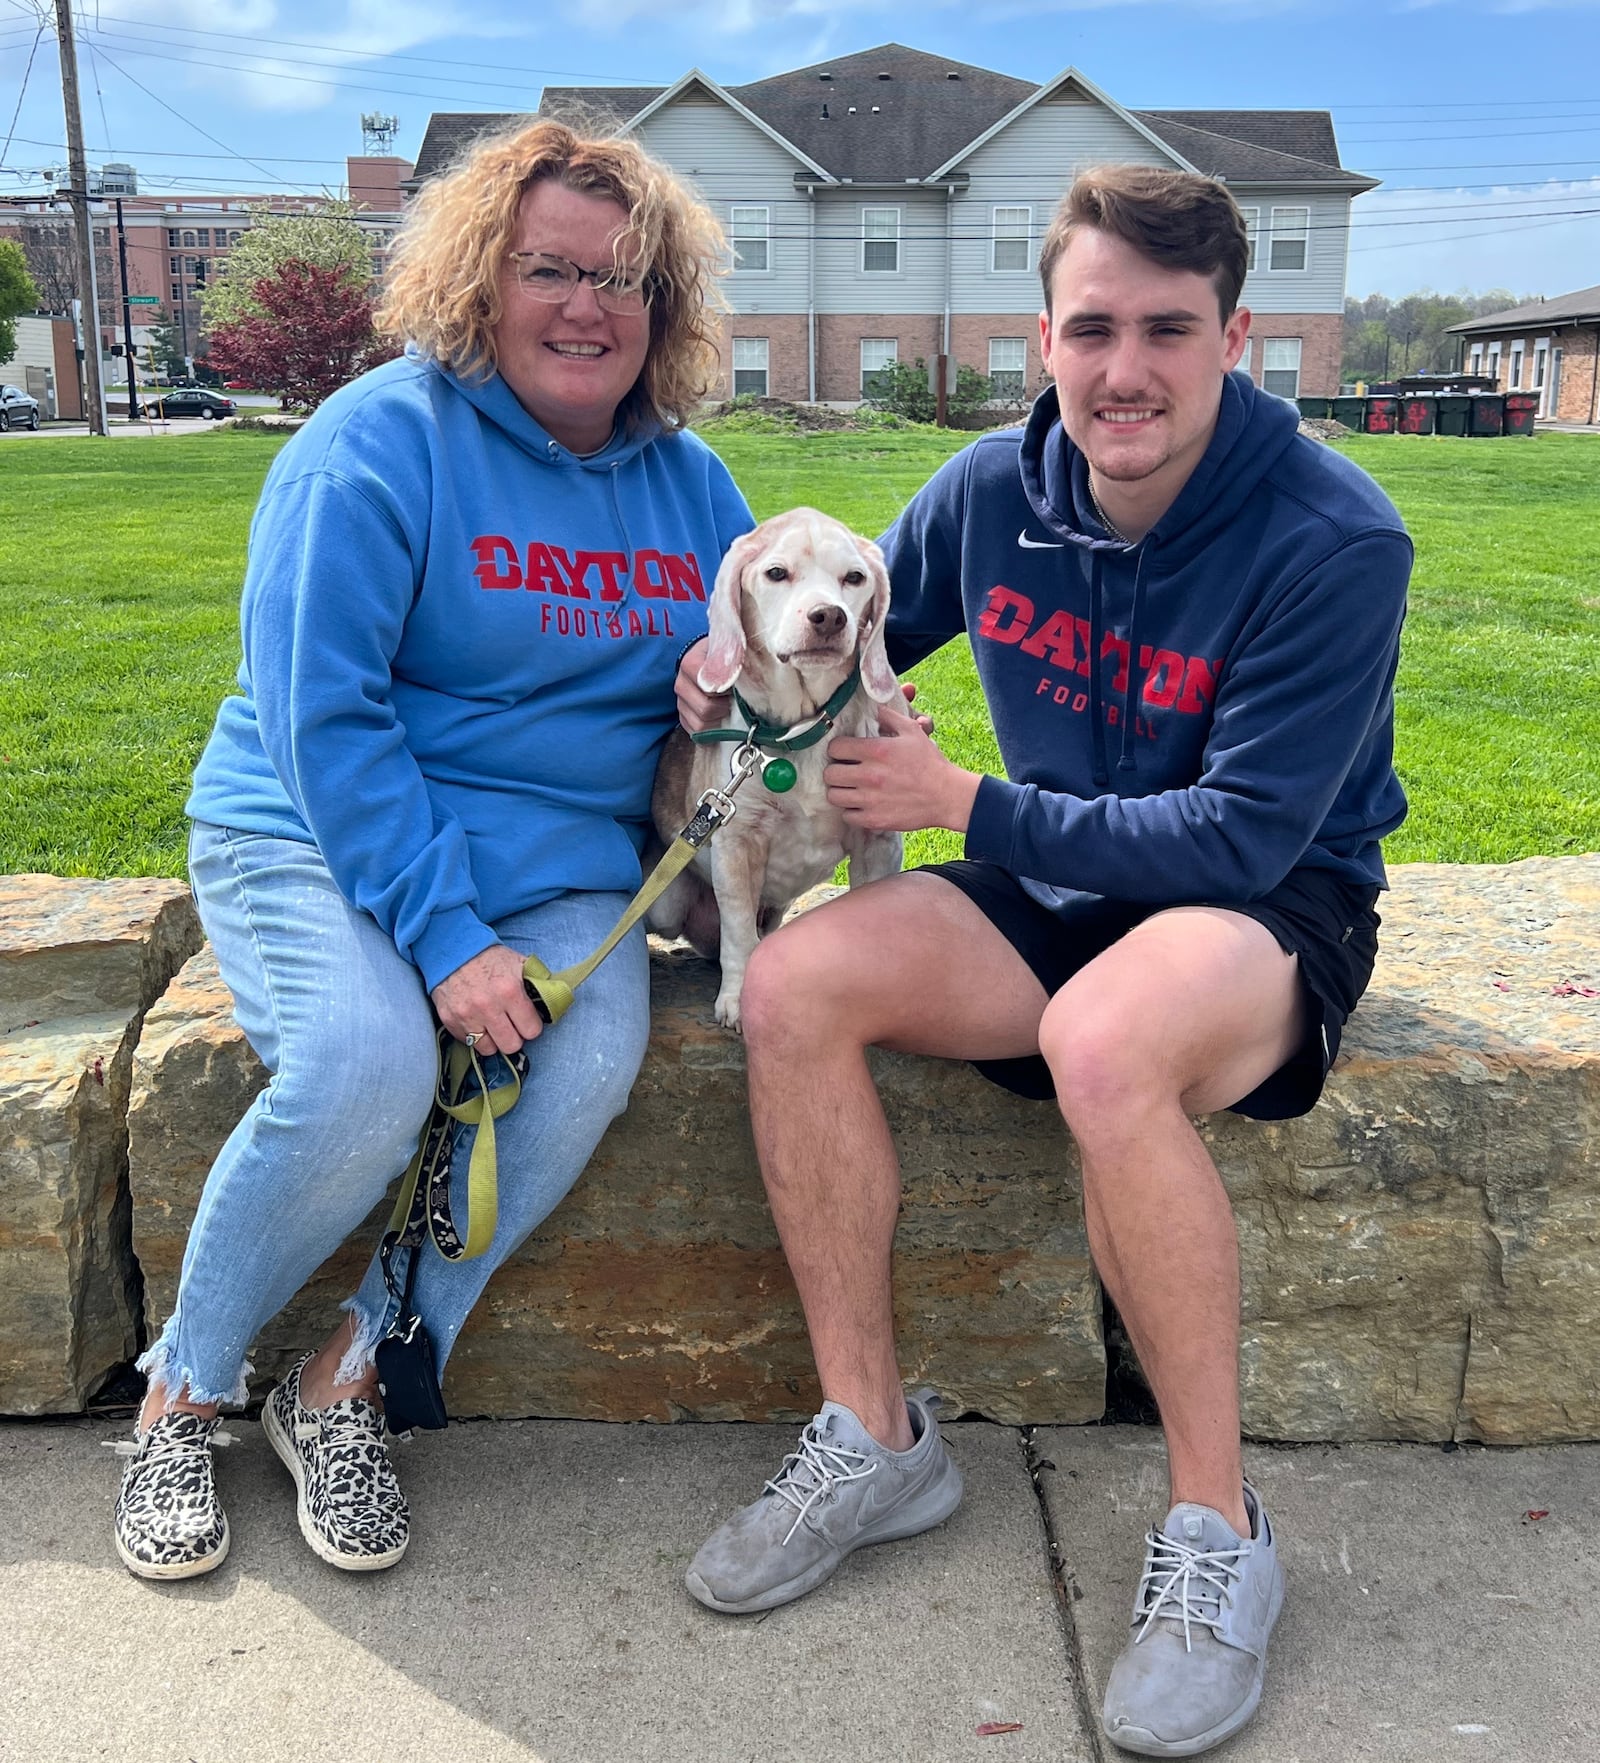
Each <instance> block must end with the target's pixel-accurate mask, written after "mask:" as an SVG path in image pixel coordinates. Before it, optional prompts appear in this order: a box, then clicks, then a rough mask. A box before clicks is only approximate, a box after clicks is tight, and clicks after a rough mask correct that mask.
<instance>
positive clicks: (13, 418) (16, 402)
mask: <svg viewBox="0 0 1600 1763" xmlns="http://www.w3.org/2000/svg"><path fill="white" fill-rule="evenodd" d="M38 426H39V400H38V399H37V398H30V397H29V396H28V394H27V393H26V392H25V391H23V389H22V388H21V386H0V432H3V431H4V430H6V429H9V428H19V429H36V428H37V427H38Z"/></svg>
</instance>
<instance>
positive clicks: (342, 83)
mask: <svg viewBox="0 0 1600 1763" xmlns="http://www.w3.org/2000/svg"><path fill="white" fill-rule="evenodd" d="M96 36H97V38H98V40H99V41H100V42H102V43H112V44H115V45H116V47H117V48H118V49H119V50H120V51H121V52H122V53H123V54H125V55H142V56H144V57H145V58H146V59H148V60H151V61H164V62H174V61H176V62H181V63H182V64H183V65H184V66H186V67H205V68H210V69H212V70H213V71H214V72H218V73H248V74H253V75H255V76H256V77H257V78H259V79H270V80H292V81H294V82H295V83H296V84H297V85H302V86H333V87H336V88H338V89H340V90H343V91H347V92H391V93H399V94H400V95H402V96H408V97H414V98H426V97H428V96H429V94H428V93H427V92H425V91H419V90H417V89H416V88H415V87H414V86H396V85H393V84H390V85H384V86H367V85H357V84H354V83H352V82H351V81H349V80H330V79H314V78H312V77H311V76H310V75H308V74H294V73H279V72H276V71H275V70H274V69H272V68H267V67H259V66H254V65H250V64H251V63H255V62H259V61H262V60H270V61H274V62H279V63H287V64H288V65H289V66H291V67H317V68H327V69H330V70H333V71H359V69H349V68H348V67H347V64H345V63H342V62H327V61H305V60H303V59H301V58H300V57H298V56H293V55H271V56H262V55H260V54H258V53H257V52H256V51H254V50H251V49H219V48H216V47H214V46H213V45H212V44H210V43H200V44H195V45H193V46H192V48H193V49H194V50H198V51H200V52H201V53H203V54H206V55H231V56H232V57H234V59H233V60H231V61H202V60H201V59H200V58H199V55H198V54H196V53H192V52H190V53H180V52H179V49H178V48H177V47H173V46H170V45H168V44H166V43H156V44H152V43H149V42H147V41H146V40H145V39H143V38H140V37H128V36H124V35H121V34H116V33H112V32H110V31H98V32H96ZM181 47H182V48H183V49H184V50H190V49H191V46H190V45H188V44H184V45H182V46H181ZM341 53H351V54H353V53H355V51H342V52H341ZM408 59H410V58H408ZM415 59H420V57H417V58H415ZM241 63H243V64H244V65H241ZM389 77H390V79H391V80H426V79H427V77H428V76H427V75H426V74H420V73H406V72H403V71H402V72H398V73H394V74H391V75H390V76H389ZM459 83H460V84H462V85H467V86H481V87H483V88H484V89H485V90H486V91H494V92H516V93H522V92H526V90H527V87H526V86H525V85H523V84H521V83H517V84H513V83H511V82H509V81H506V80H462V81H460V82H459ZM442 96H443V97H444V98H446V99H453V98H454V97H455V96H456V94H455V93H453V92H445V93H443V94H442ZM463 101H464V102H471V103H479V104H481V103H484V102H485V100H483V99H478V98H475V99H470V100H463Z"/></svg>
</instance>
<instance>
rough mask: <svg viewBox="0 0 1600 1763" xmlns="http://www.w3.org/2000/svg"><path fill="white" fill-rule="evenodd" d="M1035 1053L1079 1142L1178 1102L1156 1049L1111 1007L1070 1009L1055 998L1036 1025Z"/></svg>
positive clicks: (1106, 1132)
mask: <svg viewBox="0 0 1600 1763" xmlns="http://www.w3.org/2000/svg"><path fill="white" fill-rule="evenodd" d="M1058 1006H1061V1007H1059V1008H1058ZM1039 1051H1040V1053H1041V1054H1042V1056H1043V1058H1044V1061H1045V1063H1046V1065H1048V1066H1049V1067H1050V1076H1051V1078H1052V1080H1053V1081H1054V1083H1055V1090H1056V1100H1057V1102H1058V1103H1059V1105H1060V1108H1061V1112H1062V1115H1063V1116H1064V1118H1065V1119H1066V1122H1067V1125H1068V1126H1069V1127H1071V1128H1072V1130H1073V1132H1074V1134H1075V1135H1077V1136H1078V1137H1079V1139H1080V1140H1081V1139H1082V1138H1083V1137H1084V1136H1085V1135H1086V1134H1092V1135H1095V1136H1100V1135H1102V1134H1109V1133H1113V1132H1115V1131H1117V1130H1119V1129H1120V1128H1121V1127H1122V1126H1123V1125H1125V1124H1126V1125H1131V1123H1132V1122H1133V1121H1134V1120H1135V1119H1136V1118H1138V1117H1139V1116H1141V1115H1142V1114H1144V1113H1145V1111H1146V1110H1148V1109H1149V1108H1150V1107H1152V1106H1159V1105H1161V1104H1164V1103H1168V1102H1172V1101H1175V1100H1176V1092H1175V1090H1174V1087H1173V1085H1172V1082H1171V1080H1170V1077H1169V1076H1168V1075H1167V1073H1166V1072H1165V1071H1164V1070H1163V1062H1162V1060H1161V1058H1160V1055H1159V1051H1158V1049H1157V1048H1156V1047H1155V1046H1153V1045H1152V1043H1151V1040H1150V1037H1149V1036H1148V1035H1146V1034H1145V1033H1142V1032H1141V1031H1140V1028H1139V1025H1137V1024H1136V1023H1133V1022H1130V1021H1129V1020H1128V1019H1127V1018H1126V1016H1125V1015H1124V1014H1123V1013H1122V1012H1120V1011H1118V1010H1116V1009H1115V1008H1098V1007H1091V1006H1090V1005H1089V1002H1088V1000H1085V1007H1083V1008H1079V1009H1074V1008H1072V1007H1071V1006H1070V1003H1069V1002H1068V1001H1066V1000H1065V998H1064V995H1063V994H1057V997H1056V999H1055V1000H1053V1001H1052V1003H1051V1006H1050V1008H1049V1009H1047V1010H1046V1011H1045V1014H1044V1020H1043V1021H1042V1022H1041V1023H1040V1025H1039Z"/></svg>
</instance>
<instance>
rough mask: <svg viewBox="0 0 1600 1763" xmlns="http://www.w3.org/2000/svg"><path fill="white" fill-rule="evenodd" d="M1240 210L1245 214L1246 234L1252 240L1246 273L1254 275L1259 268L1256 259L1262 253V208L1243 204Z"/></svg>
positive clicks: (1245, 267)
mask: <svg viewBox="0 0 1600 1763" xmlns="http://www.w3.org/2000/svg"><path fill="white" fill-rule="evenodd" d="M1239 212H1240V214H1241V215H1243V216H1244V236H1245V237H1246V238H1247V239H1248V240H1249V241H1250V255H1249V256H1248V257H1247V258H1246V259H1245V264H1244V273H1245V274H1246V275H1254V274H1255V273H1256V269H1257V268H1258V264H1257V261H1256V259H1257V258H1258V256H1259V255H1260V235H1261V209H1260V206H1259V205H1252V206H1250V207H1248V208H1247V207H1244V206H1241V207H1240V209H1239Z"/></svg>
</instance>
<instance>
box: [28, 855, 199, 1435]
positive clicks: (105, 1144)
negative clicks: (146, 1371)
mask: <svg viewBox="0 0 1600 1763" xmlns="http://www.w3.org/2000/svg"><path fill="white" fill-rule="evenodd" d="M0 925H3V926H4V928H3V930H0V1018H3V1024H4V1025H3V1027H0V1413H6V1414H45V1413H68V1412H72V1411H75V1410H78V1409H81V1408H82V1407H83V1405H84V1404H85V1402H87V1400H88V1399H89V1397H90V1396H91V1395H92V1394H93V1393H94V1391H95V1390H96V1389H97V1388H98V1387H99V1385H100V1383H101V1382H103V1381H104V1379H105V1377H106V1376H107V1374H108V1373H109V1372H111V1371H112V1370H114V1369H115V1368H116V1367H117V1366H118V1365H119V1364H121V1363H122V1362H123V1361H124V1360H126V1359H128V1358H129V1357H131V1355H132V1354H133V1352H134V1351H135V1349H136V1345H137V1329H138V1315H139V1311H138V1303H139V1296H138V1270H137V1268H136V1266H135V1264H134V1262H133V1259H132V1254H131V1250H130V1246H129V1230H130V1218H129V1213H130V1203H129V1198H128V1190H127V1131H126V1110H127V1098H128V1082H129V1073H130V1067H131V1063H132V1057H133V1048H134V1044H135V1042H136V1041H137V1038H138V1033H139V1025H140V1020H141V1017H142V1015H143V1011H144V1008H145V1006H146V1005H147V1004H148V1003H149V1002H150V1000H151V998H152V997H154V996H155V995H156V994H157V993H159V992H160V990H161V989H162V987H163V986H164V985H165V984H166V981H167V980H168V978H169V977H170V976H171V974H172V971H173V969H174V968H175V967H176V966H177V965H178V963H179V961H181V960H182V959H183V958H184V957H185V956H186V955H187V954H188V953H189V951H190V950H191V949H192V948H193V947H194V946H195V944H196V943H197V942H198V940H199V929H198V924H197V922H196V920H195V917H194V910H193V907H192V905H191V904H190V903H189V895H188V890H187V888H185V887H183V886H182V884H181V883H174V882H165V881H162V882H150V881H136V882H80V881H63V880H60V879H58V878H56V877H54V876H11V877H7V878H3V879H0Z"/></svg>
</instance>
